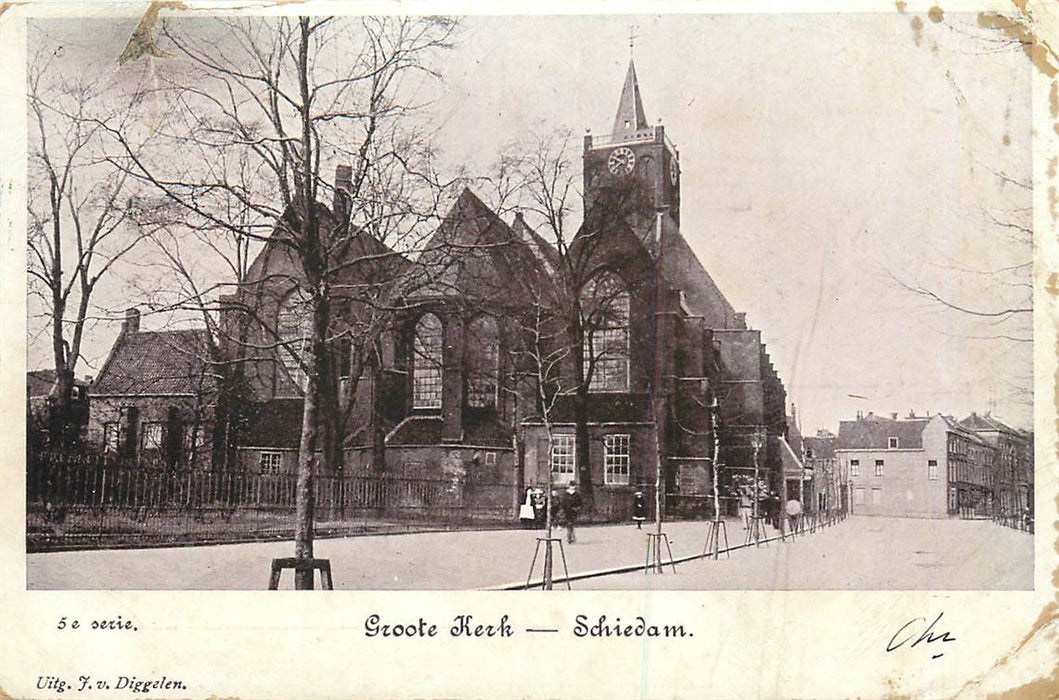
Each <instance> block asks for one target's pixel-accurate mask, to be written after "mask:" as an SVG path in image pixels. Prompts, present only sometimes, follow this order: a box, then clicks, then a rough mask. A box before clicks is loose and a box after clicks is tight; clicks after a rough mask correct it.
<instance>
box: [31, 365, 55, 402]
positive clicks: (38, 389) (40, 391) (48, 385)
mask: <svg viewBox="0 0 1059 700" xmlns="http://www.w3.org/2000/svg"><path fill="white" fill-rule="evenodd" d="M54 385H55V370H53V369H35V370H31V371H29V372H26V396H30V397H33V396H47V395H48V394H50V393H51V389H52V387H53V386H54Z"/></svg>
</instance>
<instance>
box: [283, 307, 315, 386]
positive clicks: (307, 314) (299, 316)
mask: <svg viewBox="0 0 1059 700" xmlns="http://www.w3.org/2000/svg"><path fill="white" fill-rule="evenodd" d="M311 319H312V309H311V307H310V304H309V296H308V295H307V294H306V293H305V292H304V291H303V290H302V289H301V288H296V289H294V290H293V291H292V292H291V293H290V294H288V295H287V296H286V297H284V299H283V301H282V302H281V303H280V306H279V312H278V313H277V315H276V335H277V336H278V339H279V342H280V346H279V348H278V353H279V361H280V364H281V365H282V366H283V369H284V373H285V374H286V376H287V378H288V379H289V380H290V382H291V384H293V385H294V386H296V387H297V388H298V389H299V390H301V391H305V387H306V384H307V379H308V376H307V375H306V374H305V368H304V367H303V363H304V361H305V351H306V349H307V348H308V345H309V327H310V325H309V324H310V321H311Z"/></svg>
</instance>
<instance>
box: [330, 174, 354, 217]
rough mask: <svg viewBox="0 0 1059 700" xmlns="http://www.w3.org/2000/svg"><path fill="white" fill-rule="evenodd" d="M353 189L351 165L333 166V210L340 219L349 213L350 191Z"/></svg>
mask: <svg viewBox="0 0 1059 700" xmlns="http://www.w3.org/2000/svg"><path fill="white" fill-rule="evenodd" d="M352 190H353V167H352V166H349V165H338V166H335V204H334V207H333V209H334V212H335V214H336V215H337V216H338V218H340V219H345V218H346V216H348V215H349V200H350V192H351V191H352Z"/></svg>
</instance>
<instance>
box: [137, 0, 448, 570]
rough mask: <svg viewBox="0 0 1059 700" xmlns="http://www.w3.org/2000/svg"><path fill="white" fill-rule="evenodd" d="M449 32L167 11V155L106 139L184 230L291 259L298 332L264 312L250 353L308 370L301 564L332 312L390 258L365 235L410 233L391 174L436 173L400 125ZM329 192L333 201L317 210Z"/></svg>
mask: <svg viewBox="0 0 1059 700" xmlns="http://www.w3.org/2000/svg"><path fill="white" fill-rule="evenodd" d="M453 30H454V24H453V22H451V21H450V20H447V19H444V18H418V17H387V18H372V17H363V18H353V19H337V18H332V17H322V18H317V17H298V18H277V19H275V20H271V21H265V20H260V19H242V18H239V19H235V18H233V19H228V18H225V19H217V20H209V21H208V22H202V21H196V20H184V21H168V22H166V23H165V25H164V26H163V28H162V31H161V35H162V40H163V41H165V42H166V49H167V50H168V51H169V52H170V53H171V54H172V55H173V56H174V57H175V58H176V62H177V66H176V67H174V68H173V69H172V73H171V74H170V75H168V76H167V77H164V78H163V80H164V82H165V86H164V88H163V91H164V93H165V98H166V99H167V100H168V108H167V111H168V114H167V120H166V122H165V123H164V124H162V125H160V126H157V125H156V126H154V133H153V137H154V139H155V142H156V145H158V146H159V148H158V149H157V151H156V152H157V153H160V154H162V156H161V157H153V158H146V157H144V158H141V157H137V156H136V154H135V152H134V151H133V149H132V148H131V147H130V140H129V136H128V134H127V133H118V134H116V136H117V138H118V139H119V140H120V141H121V143H122V144H123V145H125V146H126V149H125V153H124V154H123V155H124V156H125V157H127V158H128V159H129V160H130V161H131V165H130V166H129V167H128V170H127V172H129V174H130V175H132V176H133V177H135V178H137V179H140V180H142V181H144V182H146V183H148V184H150V185H152V186H153V187H155V188H157V189H158V190H159V191H160V192H162V193H163V194H164V195H165V196H166V197H167V198H169V199H170V200H171V201H173V202H175V203H176V204H177V205H179V206H180V207H182V209H183V211H184V212H185V215H186V217H187V218H188V223H189V224H190V225H191V227H192V228H195V229H198V230H203V231H206V230H210V229H212V230H214V231H226V232H228V233H229V234H231V235H233V236H236V237H245V238H246V239H248V240H250V241H252V242H253V241H256V242H258V243H261V244H263V245H264V246H267V247H271V248H272V249H274V250H276V251H279V252H280V253H281V254H282V255H285V256H287V257H288V258H289V259H290V260H291V261H292V262H293V263H294V266H295V268H294V269H289V270H284V271H281V272H277V273H274V274H270V276H269V277H270V279H269V280H268V281H269V282H270V283H272V284H274V285H276V286H285V287H286V288H287V289H288V290H291V291H292V292H294V291H296V292H297V293H298V294H299V295H300V296H301V297H302V298H303V299H304V307H303V309H302V312H303V317H304V319H305V321H306V323H305V326H304V336H303V338H300V339H299V341H304V342H297V343H292V342H291V339H290V338H283V337H281V336H279V334H277V333H275V323H274V319H257V321H258V322H259V323H260V325H261V327H263V328H271V329H272V331H273V334H274V337H273V341H272V342H270V343H263V344H259V345H266V346H270V347H257V348H256V349H257V350H260V351H266V350H270V349H271V350H280V351H285V352H287V353H289V354H291V355H292V356H293V359H294V361H295V362H296V363H297V366H299V367H300V368H301V371H302V372H303V375H304V377H305V378H306V383H305V387H304V392H303V412H302V428H301V442H300V446H299V451H298V469H297V499H296V501H297V516H296V533H295V555H296V557H297V558H299V559H309V558H311V557H312V556H313V511H314V503H313V493H314V488H313V475H314V472H315V471H316V464H317V461H318V453H319V451H320V449H321V448H322V447H324V445H323V444H322V443H323V439H322V438H323V435H322V434H323V433H325V432H326V431H324V430H323V429H322V428H323V426H325V425H327V421H325V416H327V415H329V414H330V413H331V409H332V408H333V406H335V404H336V398H335V394H334V389H333V387H334V386H335V385H336V382H335V379H336V375H335V372H336V367H335V353H334V352H333V350H334V348H335V342H336V337H335V335H334V331H335V328H336V326H335V317H336V307H340V306H342V305H343V304H345V303H347V301H346V300H343V299H342V298H341V295H342V292H343V290H345V289H346V283H345V280H346V279H347V275H346V273H347V272H348V271H349V270H350V268H351V267H354V266H356V265H358V264H359V265H363V264H365V262H364V261H365V260H366V259H367V260H371V261H380V260H390V259H396V258H397V257H399V253H397V252H396V251H395V250H393V249H392V248H387V249H386V250H381V249H380V250H375V251H367V252H365V251H360V252H358V251H356V250H355V248H356V246H358V245H360V244H362V243H363V241H364V238H363V236H364V235H370V234H371V233H373V232H374V233H378V232H379V231H383V230H395V229H396V230H403V231H406V232H407V231H410V230H411V229H409V228H403V227H402V225H403V224H407V223H408V222H409V220H413V221H414V220H416V219H418V218H419V217H420V216H421V215H420V213H419V212H420V211H421V210H420V208H419V205H421V204H422V203H423V202H420V201H416V198H415V197H413V196H408V195H409V193H408V192H405V191H402V190H400V189H398V190H397V191H393V190H390V189H386V188H385V187H384V185H385V183H386V179H387V177H396V175H393V173H395V172H397V170H400V173H401V174H400V177H401V178H402V181H403V182H405V183H413V182H420V183H421V182H424V181H425V180H428V179H429V178H430V177H431V176H432V175H433V174H434V173H432V172H431V171H430V170H429V169H428V168H426V169H418V164H417V159H416V157H415V156H416V153H413V152H410V149H409V147H408V143H409V141H408V139H407V135H406V132H405V131H404V130H402V129H401V128H400V127H401V124H402V123H403V122H404V121H406V120H410V116H411V115H412V113H413V112H414V111H415V105H413V104H412V103H411V102H409V101H404V100H403V99H402V98H404V97H407V95H408V93H409V92H410V91H413V90H414V88H415V86H416V81H417V80H420V79H422V78H427V79H430V78H432V77H435V73H434V72H433V71H432V70H431V69H430V68H429V66H428V61H429V59H430V56H431V54H432V53H434V52H435V51H436V50H439V49H443V48H446V47H447V46H448V45H449V42H450V40H451V37H452V33H453ZM148 60H154V59H148ZM343 162H345V163H351V164H352V168H351V171H350V172H349V179H348V181H346V182H344V183H343V184H342V185H341V186H340V187H339V189H341V190H342V192H341V193H335V190H336V184H335V183H334V182H333V181H332V179H331V178H330V176H329V173H330V172H334V171H333V170H332V169H331V167H332V166H333V165H334V164H337V163H343ZM397 166H401V167H400V168H397V170H394V168H396V167H397ZM233 172H239V173H241V174H244V173H245V174H247V175H251V176H250V177H230V176H231V174H232V173H233ZM387 173H390V175H387ZM409 187H410V188H411V185H410V186H409ZM328 194H331V195H332V196H331V199H332V200H334V201H335V202H336V203H340V206H336V207H334V209H328V208H327V207H326V206H325V205H323V204H322V201H324V200H326V199H327V197H326V195H328ZM425 198H426V200H427V204H430V203H431V201H430V200H431V199H432V196H431V195H426V196H425ZM435 201H436V198H435ZM233 213H237V214H238V215H237V216H234V217H233V216H232V214H233ZM409 235H411V234H409ZM358 241H359V242H360V243H358ZM358 261H359V262H358ZM242 306H243V308H244V310H250V309H249V306H248V305H246V304H243V305H242ZM295 582H296V587H297V588H299V589H307V588H311V587H312V572H311V570H310V571H299V572H297V573H296V576H295Z"/></svg>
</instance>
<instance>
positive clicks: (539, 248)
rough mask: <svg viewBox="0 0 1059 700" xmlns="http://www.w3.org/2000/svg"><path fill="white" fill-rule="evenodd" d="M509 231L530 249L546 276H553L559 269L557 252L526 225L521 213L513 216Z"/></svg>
mask: <svg viewBox="0 0 1059 700" xmlns="http://www.w3.org/2000/svg"><path fill="white" fill-rule="evenodd" d="M511 230H512V231H513V232H514V233H515V236H517V237H518V239H519V240H521V241H523V242H524V243H525V244H526V245H528V246H529V247H530V249H531V250H532V251H533V254H534V255H535V256H536V257H537V260H538V261H539V262H540V263H541V265H542V266H543V267H544V269H545V270H546V271H547V272H548V274H549V275H552V274H555V271H556V270H557V269H558V268H559V264H560V262H561V261H560V259H559V251H558V250H556V249H555V246H553V245H552V244H551V243H549V242H548V241H546V240H544V237H543V236H541V235H540V234H539V233H537V232H536V231H534V230H533V228H532V227H531V226H530V225H529V224H527V223H526V219H525V218H523V216H522V212H518V213H516V214H515V219H514V221H512V222H511Z"/></svg>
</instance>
